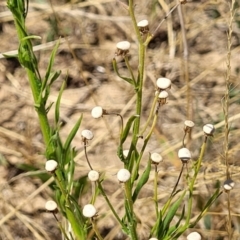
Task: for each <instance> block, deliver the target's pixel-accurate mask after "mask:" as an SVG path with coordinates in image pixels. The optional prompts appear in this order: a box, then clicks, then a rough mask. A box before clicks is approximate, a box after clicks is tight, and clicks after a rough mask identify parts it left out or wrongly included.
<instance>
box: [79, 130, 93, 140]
mask: <svg viewBox="0 0 240 240" xmlns="http://www.w3.org/2000/svg"><path fill="white" fill-rule="evenodd" d="M81 135H82V138H83V141H85V140H92V139H93V137H94V135H93V133H92V132H91V131H90V130H88V129H84V130H82V133H81Z"/></svg>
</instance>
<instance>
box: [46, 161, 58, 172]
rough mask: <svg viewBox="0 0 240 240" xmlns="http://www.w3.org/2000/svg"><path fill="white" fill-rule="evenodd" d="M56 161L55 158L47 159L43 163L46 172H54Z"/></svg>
mask: <svg viewBox="0 0 240 240" xmlns="http://www.w3.org/2000/svg"><path fill="white" fill-rule="evenodd" d="M57 166H58V163H57V161H55V160H47V161H46V163H45V169H46V171H48V172H51V173H53V172H55V170H56V169H57Z"/></svg>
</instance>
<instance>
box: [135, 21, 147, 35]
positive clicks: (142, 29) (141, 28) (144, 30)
mask: <svg viewBox="0 0 240 240" xmlns="http://www.w3.org/2000/svg"><path fill="white" fill-rule="evenodd" d="M137 26H138V28H139V31H140V33H141V34H146V33H148V32H149V26H148V20H142V21H140V22H138V24H137Z"/></svg>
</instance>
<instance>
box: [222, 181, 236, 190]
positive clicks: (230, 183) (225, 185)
mask: <svg viewBox="0 0 240 240" xmlns="http://www.w3.org/2000/svg"><path fill="white" fill-rule="evenodd" d="M234 185H235V183H234V181H233V180H232V179H227V180H226V181H225V182H224V183H223V188H224V189H225V190H226V191H230V190H232V189H233V188H234Z"/></svg>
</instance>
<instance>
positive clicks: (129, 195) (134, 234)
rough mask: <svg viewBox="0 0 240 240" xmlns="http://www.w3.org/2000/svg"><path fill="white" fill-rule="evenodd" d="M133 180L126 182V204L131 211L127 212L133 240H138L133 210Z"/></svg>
mask: <svg viewBox="0 0 240 240" xmlns="http://www.w3.org/2000/svg"><path fill="white" fill-rule="evenodd" d="M131 189H132V187H131V181H127V182H125V183H124V190H125V199H126V201H125V204H126V205H127V208H126V209H128V210H129V212H128V213H127V216H128V221H129V224H128V227H129V230H130V234H131V240H137V239H138V238H137V232H136V220H135V215H134V210H133V201H132V191H131Z"/></svg>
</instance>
